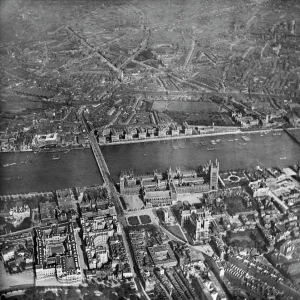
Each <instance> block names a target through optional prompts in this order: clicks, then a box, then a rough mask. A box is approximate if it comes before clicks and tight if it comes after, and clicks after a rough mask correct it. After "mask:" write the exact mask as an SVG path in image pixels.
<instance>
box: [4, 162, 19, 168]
mask: <svg viewBox="0 0 300 300" xmlns="http://www.w3.org/2000/svg"><path fill="white" fill-rule="evenodd" d="M14 165H16V163H10V164H4V165H3V167H4V168H5V167H9V166H14Z"/></svg>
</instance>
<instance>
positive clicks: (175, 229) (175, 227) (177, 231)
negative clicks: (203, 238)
mask: <svg viewBox="0 0 300 300" xmlns="http://www.w3.org/2000/svg"><path fill="white" fill-rule="evenodd" d="M165 227H166V229H168V230H169V231H170V232H171V233H172V234H174V235H175V236H176V237H178V238H180V239H181V240H183V241H185V237H184V235H183V234H182V232H181V230H180V228H179V226H178V225H170V226H165Z"/></svg>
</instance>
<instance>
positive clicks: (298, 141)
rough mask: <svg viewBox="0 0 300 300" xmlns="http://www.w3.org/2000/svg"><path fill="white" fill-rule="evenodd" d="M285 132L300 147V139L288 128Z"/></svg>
mask: <svg viewBox="0 0 300 300" xmlns="http://www.w3.org/2000/svg"><path fill="white" fill-rule="evenodd" d="M284 131H285V132H286V133H287V134H288V135H289V136H290V137H291V138H292V139H293V140H294V141H295V142H296V143H297V144H298V145H300V138H298V137H297V136H296V135H295V134H294V133H293V132H292V131H291V130H288V129H287V128H285V129H284Z"/></svg>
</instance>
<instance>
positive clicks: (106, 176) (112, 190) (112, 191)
mask: <svg viewBox="0 0 300 300" xmlns="http://www.w3.org/2000/svg"><path fill="white" fill-rule="evenodd" d="M83 111H84V107H81V108H80V109H79V111H78V112H79V114H80V116H81V120H82V123H83V124H84V127H85V129H86V131H87V132H88V133H89V141H90V144H91V147H92V150H93V153H94V155H95V159H96V161H97V164H98V166H99V169H100V173H101V174H102V177H103V180H104V183H105V185H106V188H107V191H108V193H109V195H110V197H111V199H112V201H113V202H114V204H115V207H116V212H117V218H118V221H119V223H120V228H121V232H122V236H123V242H124V246H125V249H126V252H127V256H128V260H129V264H130V268H131V272H132V274H133V276H134V279H135V282H136V284H137V288H138V291H139V292H140V293H141V295H142V296H143V297H142V299H148V298H149V297H148V295H147V294H146V292H145V290H144V289H143V286H142V284H141V282H140V280H139V279H138V278H137V277H136V274H135V271H134V263H133V256H132V253H131V251H130V246H129V243H128V240H127V237H126V234H125V232H124V226H126V225H127V222H126V219H125V217H124V216H123V208H122V204H121V201H120V198H119V194H118V192H117V190H116V187H115V185H114V183H113V181H112V179H111V176H110V173H109V170H108V167H107V165H106V162H105V160H104V157H103V155H102V152H101V149H100V147H99V144H98V143H97V140H96V137H95V135H94V133H93V132H91V131H90V128H89V126H88V124H87V122H86V119H85V117H84V115H83Z"/></svg>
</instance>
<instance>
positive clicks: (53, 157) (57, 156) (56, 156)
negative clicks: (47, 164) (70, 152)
mask: <svg viewBox="0 0 300 300" xmlns="http://www.w3.org/2000/svg"><path fill="white" fill-rule="evenodd" d="M52 159H54V160H56V159H60V156H59V155H53V156H52Z"/></svg>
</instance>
